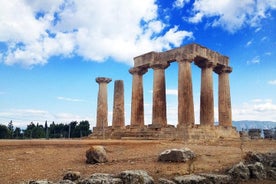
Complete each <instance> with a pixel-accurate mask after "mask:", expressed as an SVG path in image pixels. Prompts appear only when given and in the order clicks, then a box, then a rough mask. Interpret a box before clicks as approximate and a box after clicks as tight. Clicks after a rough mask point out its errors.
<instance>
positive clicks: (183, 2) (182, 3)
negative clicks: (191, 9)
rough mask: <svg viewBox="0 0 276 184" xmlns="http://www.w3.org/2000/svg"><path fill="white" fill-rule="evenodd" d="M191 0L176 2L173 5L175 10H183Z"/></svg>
mask: <svg viewBox="0 0 276 184" xmlns="http://www.w3.org/2000/svg"><path fill="white" fill-rule="evenodd" d="M189 2H190V0H175V2H174V3H173V7H175V8H183V7H184V6H185V4H186V3H189Z"/></svg>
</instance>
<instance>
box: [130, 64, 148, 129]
mask: <svg viewBox="0 0 276 184" xmlns="http://www.w3.org/2000/svg"><path fill="white" fill-rule="evenodd" d="M147 71H148V70H147V69H145V68H133V69H130V70H129V72H130V73H131V74H132V95H131V119H130V125H131V126H132V127H142V126H144V124H145V123H144V92H143V74H145V73H146V72H147Z"/></svg>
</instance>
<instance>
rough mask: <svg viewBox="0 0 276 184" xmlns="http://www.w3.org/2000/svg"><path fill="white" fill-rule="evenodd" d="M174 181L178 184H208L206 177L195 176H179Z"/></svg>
mask: <svg viewBox="0 0 276 184" xmlns="http://www.w3.org/2000/svg"><path fill="white" fill-rule="evenodd" d="M173 181H174V182H175V183H177V184H208V181H207V179H206V178H205V177H203V176H199V175H194V174H190V175H185V176H177V177H175V178H174V179H173Z"/></svg>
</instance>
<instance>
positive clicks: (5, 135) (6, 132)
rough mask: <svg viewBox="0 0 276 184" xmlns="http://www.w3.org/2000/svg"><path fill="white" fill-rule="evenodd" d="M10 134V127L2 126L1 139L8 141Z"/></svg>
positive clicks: (0, 130) (0, 129)
mask: <svg viewBox="0 0 276 184" xmlns="http://www.w3.org/2000/svg"><path fill="white" fill-rule="evenodd" d="M9 133H10V132H9V129H8V127H7V126H6V125H1V124H0V139H8V138H9V137H10V134H9Z"/></svg>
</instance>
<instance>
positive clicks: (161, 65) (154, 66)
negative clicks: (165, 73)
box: [150, 63, 170, 70]
mask: <svg viewBox="0 0 276 184" xmlns="http://www.w3.org/2000/svg"><path fill="white" fill-rule="evenodd" d="M168 66H170V64H169V63H155V64H152V65H150V67H151V68H152V69H154V70H155V69H166V68H168Z"/></svg>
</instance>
